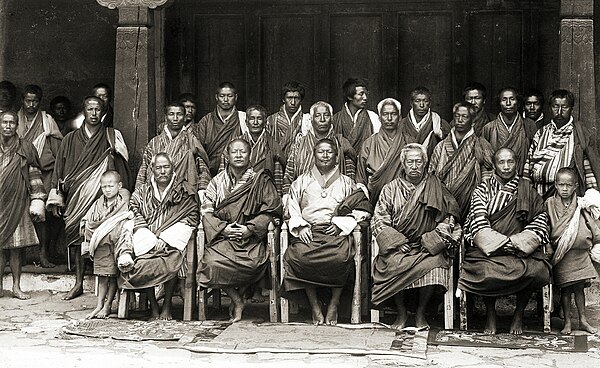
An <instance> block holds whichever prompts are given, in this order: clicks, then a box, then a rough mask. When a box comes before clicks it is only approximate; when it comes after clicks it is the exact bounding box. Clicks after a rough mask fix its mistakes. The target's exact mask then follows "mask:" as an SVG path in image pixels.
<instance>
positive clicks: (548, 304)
mask: <svg viewBox="0 0 600 368" xmlns="http://www.w3.org/2000/svg"><path fill="white" fill-rule="evenodd" d="M464 257H465V244H464V242H461V249H460V252H459V267H460V268H462V264H463V261H464ZM541 294H542V298H541V299H542V305H543V315H544V318H543V320H544V333H550V332H551V328H550V313H551V312H552V284H549V285H546V286H544V287H543V288H542V290H541ZM456 297H457V298H458V299H459V304H460V308H459V309H460V311H459V319H460V326H459V327H460V329H461V330H467V328H468V321H467V309H468V308H467V293H466V292H465V291H464V290H457V291H456ZM538 303H539V300H538ZM539 309H540V308H538V311H539Z"/></svg>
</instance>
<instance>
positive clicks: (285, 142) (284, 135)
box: [266, 105, 310, 154]
mask: <svg viewBox="0 0 600 368" xmlns="http://www.w3.org/2000/svg"><path fill="white" fill-rule="evenodd" d="M309 126H310V115H309V114H303V113H302V106H300V107H299V108H298V111H296V113H295V114H294V115H293V116H292V117H290V116H289V115H288V114H287V112H286V111H285V105H282V106H281V108H280V109H279V111H278V112H276V113H275V114H273V115H271V116H269V117H268V118H267V126H266V129H267V131H268V132H269V133H270V134H271V136H273V137H275V140H277V142H279V145H280V146H281V149H283V151H284V152H285V153H286V154H289V153H290V150H291V149H292V146H293V145H294V143H295V141H296V137H297V136H298V134H301V135H304V134H306V132H307V131H308V129H309V128H308V127H309Z"/></svg>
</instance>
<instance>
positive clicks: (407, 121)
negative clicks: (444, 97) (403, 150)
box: [400, 87, 450, 157]
mask: <svg viewBox="0 0 600 368" xmlns="http://www.w3.org/2000/svg"><path fill="white" fill-rule="evenodd" d="M410 104H411V109H410V111H409V112H408V115H407V116H406V117H405V118H403V119H402V120H400V130H401V131H402V133H403V134H404V135H405V136H406V137H409V138H410V143H419V144H422V145H423V146H425V148H427V155H428V156H430V157H431V154H432V153H433V149H434V148H435V146H436V145H437V144H438V143H439V142H440V141H441V140H442V139H444V138H446V136H447V135H448V133H449V132H450V124H448V122H447V121H446V120H444V119H442V118H441V117H440V116H439V115H438V113H437V112H435V111H432V110H431V91H429V90H428V89H427V88H425V87H417V88H415V89H413V90H412V91H411V92H410Z"/></svg>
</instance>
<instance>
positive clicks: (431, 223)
mask: <svg viewBox="0 0 600 368" xmlns="http://www.w3.org/2000/svg"><path fill="white" fill-rule="evenodd" d="M458 214H459V209H458V204H457V203H456V201H455V200H454V198H453V197H452V195H451V194H450V192H448V190H447V189H446V188H445V187H444V186H443V184H442V183H441V182H440V180H439V179H438V178H437V177H436V176H435V175H427V176H425V177H424V178H423V179H422V180H421V182H420V183H419V184H418V185H416V186H414V185H413V184H411V183H409V182H408V181H406V180H405V179H403V178H402V177H398V178H397V179H395V180H393V181H392V182H390V183H389V184H387V185H386V186H384V187H383V190H382V192H381V195H380V197H379V201H378V202H377V206H376V207H375V213H374V215H373V220H372V222H371V227H372V229H373V234H374V235H375V239H376V240H377V245H378V246H379V254H378V255H377V257H375V261H374V262H373V289H372V297H371V301H372V303H373V304H374V305H375V306H381V305H382V303H384V302H385V301H386V300H388V299H389V298H392V297H393V296H394V295H396V294H397V293H398V292H400V291H402V290H404V289H405V288H406V287H407V286H409V285H410V284H412V283H413V282H415V281H417V280H418V279H420V278H421V277H423V276H425V275H426V274H428V273H429V272H430V271H432V270H434V269H436V268H448V267H450V262H449V257H448V253H447V252H446V251H442V252H439V253H437V254H436V255H432V254H431V253H429V252H428V251H427V249H426V248H425V247H424V246H423V242H425V241H426V242H428V245H429V242H436V243H439V242H442V243H443V242H444V241H443V239H441V238H440V237H439V236H436V232H435V228H436V227H437V225H438V224H439V223H440V222H442V221H444V219H445V218H446V217H447V216H448V215H452V216H454V217H458ZM404 244H409V245H410V247H411V249H410V251H409V252H408V253H403V252H402V251H400V247H401V246H402V245H404ZM431 245H434V244H431Z"/></svg>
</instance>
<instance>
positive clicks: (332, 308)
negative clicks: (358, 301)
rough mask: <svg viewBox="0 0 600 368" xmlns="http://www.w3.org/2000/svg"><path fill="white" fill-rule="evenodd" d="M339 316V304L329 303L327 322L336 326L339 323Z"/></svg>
mask: <svg viewBox="0 0 600 368" xmlns="http://www.w3.org/2000/svg"><path fill="white" fill-rule="evenodd" d="M337 318H338V311H337V305H329V306H328V307H327V316H326V317H325V324H327V325H331V326H335V325H337Z"/></svg>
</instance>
